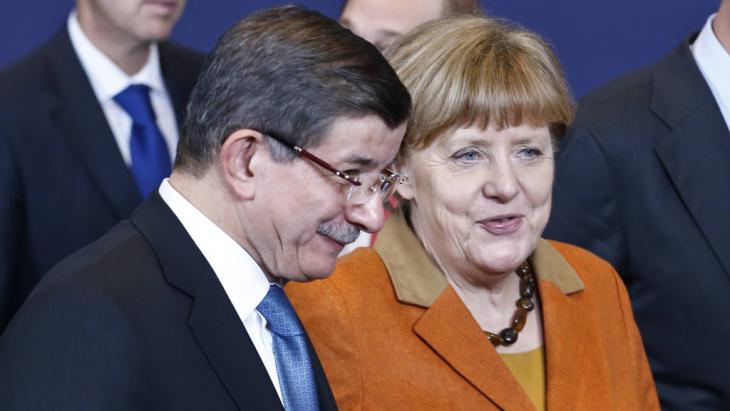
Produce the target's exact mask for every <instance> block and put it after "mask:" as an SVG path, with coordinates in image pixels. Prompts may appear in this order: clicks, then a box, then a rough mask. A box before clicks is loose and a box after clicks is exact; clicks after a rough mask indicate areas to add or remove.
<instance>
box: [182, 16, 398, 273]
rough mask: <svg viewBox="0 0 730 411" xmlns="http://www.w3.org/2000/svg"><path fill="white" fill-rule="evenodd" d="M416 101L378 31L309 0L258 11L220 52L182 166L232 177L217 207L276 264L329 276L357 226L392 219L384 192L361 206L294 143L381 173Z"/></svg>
mask: <svg viewBox="0 0 730 411" xmlns="http://www.w3.org/2000/svg"><path fill="white" fill-rule="evenodd" d="M409 112H410V97H409V95H408V92H407V90H406V89H405V87H404V86H403V85H402V84H401V82H400V80H399V79H398V77H397V75H396V74H395V72H394V71H393V69H392V68H391V67H390V65H389V64H388V63H387V61H386V60H385V58H384V57H383V56H382V55H381V54H380V53H379V52H378V50H377V49H376V48H375V47H373V46H372V45H371V44H370V43H368V42H367V41H365V40H363V39H362V38H360V37H357V36H355V35H353V34H352V33H350V32H349V31H348V30H347V29H344V28H343V27H341V26H340V25H339V24H337V23H336V22H334V21H332V20H330V19H328V18H326V17H324V16H322V15H321V14H319V13H316V12H312V11H308V10H305V9H302V8H299V7H281V8H275V9H271V10H268V11H263V12H259V13H256V14H253V15H251V16H249V17H247V18H245V19H243V20H241V21H240V22H238V23H237V24H236V25H234V26H233V27H232V28H231V29H229V30H228V31H227V32H226V33H225V34H224V35H223V36H222V37H221V39H220V40H219V41H218V44H217V45H216V46H215V49H214V50H213V51H212V52H211V54H210V55H209V57H208V60H207V62H206V64H205V66H204V68H203V71H202V72H201V75H200V77H199V79H198V83H197V85H196V87H195V89H194V90H193V93H192V95H191V98H190V102H189V104H188V112H187V118H186V121H185V123H184V125H183V129H182V133H181V137H180V141H179V144H178V152H177V157H176V160H175V167H174V169H175V170H174V172H173V178H174V177H175V176H176V175H181V174H182V175H185V176H188V177H191V178H195V179H198V180H205V182H206V184H208V183H209V182H216V184H221V190H220V191H222V192H224V193H226V195H227V196H228V197H227V200H226V201H218V202H217V203H216V204H214V205H213V207H216V208H219V209H220V208H225V207H230V208H231V209H232V211H229V212H228V214H227V216H226V217H224V218H221V219H220V221H221V224H222V225H223V226H225V227H224V230H227V232H228V233H229V234H230V235H232V236H233V237H234V238H235V239H237V240H238V241H239V243H241V244H242V245H243V246H244V248H246V250H247V251H248V252H249V253H250V254H252V256H253V257H254V259H256V260H257V262H259V264H260V265H261V266H262V267H264V269H265V271H266V272H267V273H269V274H270V275H271V276H273V277H285V278H289V279H296V280H307V279H311V278H319V277H322V276H325V275H328V274H329V273H330V272H331V271H332V270H333V269H334V262H335V259H336V256H337V254H338V253H339V251H340V250H341V248H342V243H344V242H347V241H352V238H350V237H351V235H350V234H348V233H349V232H351V231H352V229H353V228H355V229H356V230H357V229H362V230H366V231H375V230H378V229H380V228H381V227H382V222H383V210H382V204H380V203H379V202H378V201H369V202H366V203H363V204H357V205H354V206H353V204H351V203H349V202H348V201H349V200H348V198H347V196H346V194H347V190H348V189H349V187H350V184H349V183H348V182H347V181H345V180H344V179H342V178H339V177H337V176H336V175H334V174H333V173H330V172H329V171H326V170H325V169H324V168H322V167H319V166H317V165H315V164H314V163H313V162H310V161H307V160H305V159H303V158H301V157H298V156H297V153H296V151H295V150H292V148H291V146H297V147H301V148H303V149H306V150H308V151H311V152H312V153H313V154H315V155H317V156H318V157H321V158H322V159H323V160H325V161H327V162H329V163H330V164H332V166H334V167H335V168H337V169H339V170H342V171H345V172H346V173H348V174H360V175H373V174H377V173H378V172H379V171H380V170H381V169H383V168H384V167H387V166H388V165H390V163H391V162H392V161H393V159H394V157H395V155H396V152H397V150H398V147H399V145H400V142H401V139H402V137H403V133H404V131H405V123H406V120H407V118H408V115H409ZM272 136H274V137H276V138H272ZM277 140H284V141H285V142H286V143H287V144H286V145H285V144H281V143H280V142H279V141H277ZM287 146H289V147H287ZM211 175H212V176H214V177H213V178H211ZM206 184H200V186H205V185H206ZM208 185H209V184H208ZM229 203H230V204H229ZM234 220H235V221H234Z"/></svg>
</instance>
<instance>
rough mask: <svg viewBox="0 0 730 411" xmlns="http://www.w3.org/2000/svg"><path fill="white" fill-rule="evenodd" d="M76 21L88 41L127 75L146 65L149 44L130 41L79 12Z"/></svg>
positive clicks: (126, 36) (100, 22)
mask: <svg viewBox="0 0 730 411" xmlns="http://www.w3.org/2000/svg"><path fill="white" fill-rule="evenodd" d="M78 19H79V25H80V26H81V30H83V32H84V34H85V35H86V37H87V38H88V39H89V41H91V43H92V44H93V45H94V46H95V47H96V48H97V49H99V50H100V51H101V52H102V53H104V55H106V56H107V57H109V59H110V60H111V61H113V62H114V64H116V65H117V66H118V67H119V68H120V69H122V70H123V71H124V72H125V73H126V74H127V75H130V76H132V75H134V74H136V73H137V72H139V71H140V70H141V69H142V67H144V65H145V64H146V63H147V59H148V58H149V54H150V46H151V44H152V43H151V42H146V41H139V40H135V39H132V38H130V36H128V35H125V34H123V33H121V32H119V31H118V30H115V29H111V28H110V27H109V25H107V24H104V23H103V22H102V21H99V20H98V19H95V18H94V17H93V16H92V15H91V14H87V13H82V12H79V13H78Z"/></svg>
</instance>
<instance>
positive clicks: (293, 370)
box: [257, 284, 319, 411]
mask: <svg viewBox="0 0 730 411" xmlns="http://www.w3.org/2000/svg"><path fill="white" fill-rule="evenodd" d="M257 310H258V311H259V312H260V313H261V315H263V316H264V318H266V321H267V322H268V323H269V328H270V329H271V333H272V337H273V345H274V358H275V359H276V372H277V373H278V374H279V387H280V388H281V394H282V397H283V398H284V409H285V410H287V411H294V410H296V411H300V410H301V411H317V410H319V401H318V399H317V389H316V384H315V381H314V372H313V371H312V362H311V359H310V358H309V350H308V349H307V338H306V336H305V334H304V328H303V327H302V323H301V322H299V317H297V314H296V313H295V312H294V308H293V307H292V306H291V303H290V302H289V299H288V298H287V297H286V294H284V290H283V289H282V288H281V287H280V286H279V285H277V284H271V287H269V292H268V293H267V294H266V297H264V300H263V301H261V304H259V306H258V307H257Z"/></svg>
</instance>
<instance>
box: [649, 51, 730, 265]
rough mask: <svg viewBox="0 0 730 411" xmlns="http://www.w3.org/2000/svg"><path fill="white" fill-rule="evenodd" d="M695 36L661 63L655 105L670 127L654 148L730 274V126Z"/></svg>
mask: <svg viewBox="0 0 730 411" xmlns="http://www.w3.org/2000/svg"><path fill="white" fill-rule="evenodd" d="M691 41H692V37H691V38H689V39H687V40H686V41H685V42H684V43H683V44H681V45H680V46H679V47H678V48H677V49H675V50H674V51H673V52H672V53H670V54H669V55H668V56H667V57H666V58H664V59H663V60H662V61H660V62H659V63H657V65H656V69H655V71H654V75H653V84H652V97H651V110H652V112H653V113H654V115H655V116H657V117H658V118H659V119H660V120H661V121H662V122H664V123H665V124H666V125H667V130H666V132H665V133H664V135H663V136H662V137H661V138H660V139H659V141H658V142H657V144H656V146H655V147H654V149H655V151H656V153H657V156H658V157H659V159H660V161H661V162H662V165H663V166H664V168H665V169H666V170H667V174H668V175H669V178H670V179H671V181H672V183H673V185H674V187H675V188H676V190H677V192H678V194H679V195H680V197H681V198H682V200H683V202H684V204H686V207H687V209H688V210H689V212H690V214H691V215H692V217H693V218H694V220H695V221H696V222H697V225H698V226H699V228H700V230H701V231H702V233H703V234H704V236H705V238H706V239H707V241H708V243H709V245H710V247H711V248H712V250H713V251H714V253H715V255H716V256H717V258H718V260H719V261H720V264H721V265H722V266H723V267H724V270H725V272H726V274H728V276H730V219H729V218H727V216H728V210H729V209H730V195H729V194H728V191H727V190H728V187H730V162H728V161H727V159H728V158H730V131H729V130H728V128H727V124H726V123H725V121H724V119H723V117H722V114H721V112H720V109H719V108H718V106H717V103H716V101H715V99H714V97H713V95H712V92H711V90H710V88H709V86H708V85H707V83H706V82H705V80H704V78H703V77H702V74H701V72H700V70H699V68H698V67H697V64H696V63H695V61H694V59H693V57H692V54H691V52H690V50H689V44H690V42H691Z"/></svg>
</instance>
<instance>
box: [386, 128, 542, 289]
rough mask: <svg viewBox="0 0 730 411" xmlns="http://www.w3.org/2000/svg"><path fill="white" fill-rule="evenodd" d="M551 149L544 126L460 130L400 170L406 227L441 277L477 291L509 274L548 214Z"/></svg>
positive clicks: (411, 158) (529, 248)
mask: <svg viewBox="0 0 730 411" xmlns="http://www.w3.org/2000/svg"><path fill="white" fill-rule="evenodd" d="M553 161H554V159H553V148H552V144H551V139H550V133H549V131H548V128H547V127H532V126H528V125H521V126H519V127H509V128H505V129H502V130H497V129H495V128H494V127H492V126H490V127H489V128H488V129H486V130H484V129H480V128H473V127H465V128H458V129H456V130H454V131H448V132H446V133H444V134H443V135H441V136H439V137H437V138H436V140H435V141H434V143H433V144H431V145H430V146H429V147H427V148H425V149H423V150H420V151H416V152H414V153H412V154H411V155H410V156H409V157H408V158H407V159H406V161H405V163H404V164H403V171H404V172H405V173H406V174H407V175H408V176H409V177H410V180H409V182H407V183H406V184H403V185H401V186H400V187H399V189H398V191H399V193H400V194H401V196H403V198H405V199H407V200H410V203H411V221H412V222H413V225H414V228H415V230H416V233H417V234H418V236H419V237H420V239H421V241H423V243H424V245H425V247H426V249H427V250H428V251H429V252H430V253H431V255H433V256H434V258H435V259H436V260H437V261H438V263H439V265H441V267H442V268H443V269H445V270H446V271H447V272H449V273H451V274H456V275H459V276H462V277H465V278H466V279H467V280H468V281H469V282H471V283H473V284H475V285H478V284H479V283H480V282H489V281H490V278H491V277H485V275H484V274H485V273H486V274H503V273H510V272H512V271H513V270H515V269H516V268H517V267H518V266H519V265H520V264H521V263H522V262H523V261H525V260H526V259H527V257H528V256H529V255H530V254H532V252H533V251H534V249H535V247H536V244H537V241H538V239H539V237H540V235H541V234H542V231H543V229H544V228H545V225H546V224H547V221H548V217H549V216H550V203H551V191H552V183H553V169H554V164H553Z"/></svg>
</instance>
